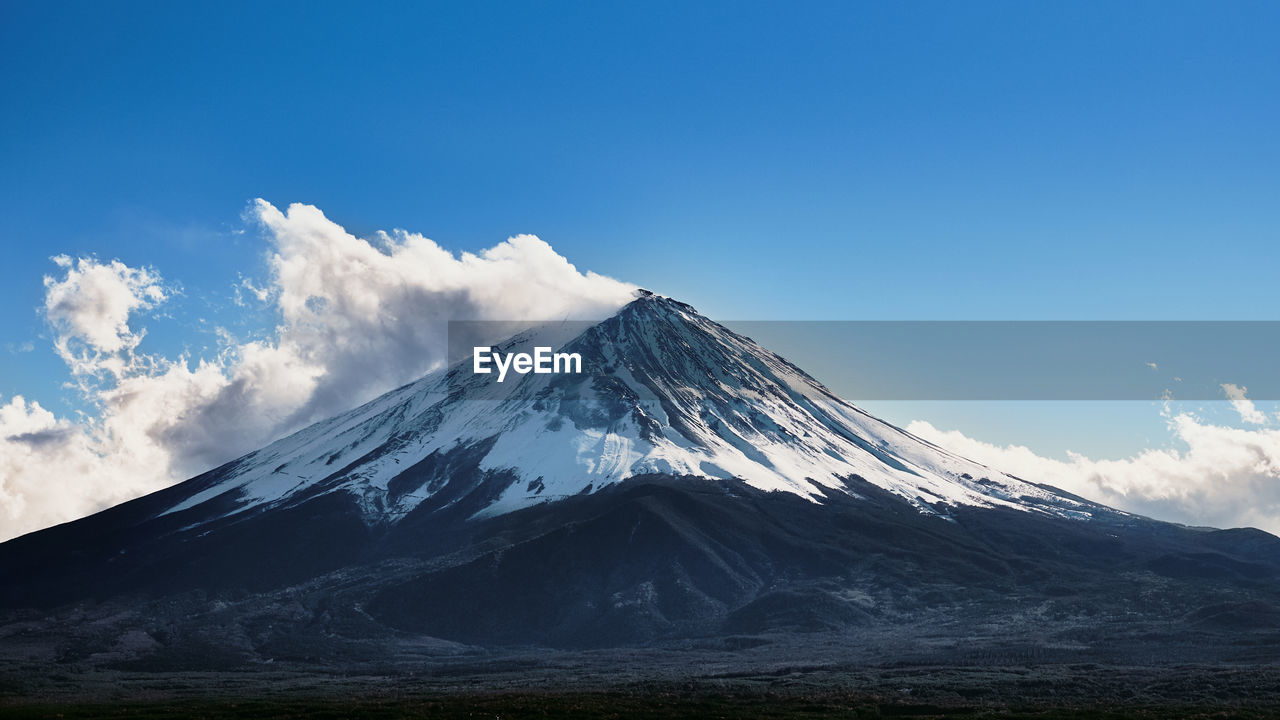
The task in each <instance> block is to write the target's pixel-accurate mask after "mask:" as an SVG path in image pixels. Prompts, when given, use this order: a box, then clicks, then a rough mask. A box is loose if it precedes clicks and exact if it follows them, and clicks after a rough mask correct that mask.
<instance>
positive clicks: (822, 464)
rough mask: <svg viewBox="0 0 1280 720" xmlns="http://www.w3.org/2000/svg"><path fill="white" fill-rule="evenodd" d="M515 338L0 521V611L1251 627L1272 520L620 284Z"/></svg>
mask: <svg viewBox="0 0 1280 720" xmlns="http://www.w3.org/2000/svg"><path fill="white" fill-rule="evenodd" d="M531 347H555V348H557V349H558V350H560V351H563V352H565V353H574V354H577V355H578V356H580V358H581V360H582V367H581V372H576V373H560V374H555V373H552V374H534V373H530V374H525V375H514V376H508V378H507V380H506V382H503V383H498V382H497V381H496V377H495V376H494V375H492V374H489V375H485V374H477V373H474V372H473V367H472V365H471V364H470V360H469V359H468V360H465V361H462V362H459V363H457V364H455V365H453V366H451V367H449V368H447V369H446V370H443V371H441V372H438V373H434V374H432V375H428V376H426V377H424V378H422V379H421V380H418V381H416V382H414V383H411V384H409V385H406V386H404V387H401V388H399V389H396V390H394V391H392V392H389V393H387V394H386V395H383V396H382V397H379V398H377V399H375V400H373V401H371V402H369V403H367V404H365V405H363V406H361V407H359V408H356V409H354V410H352V411H350V412H347V413H344V414H342V415H340V416H337V417H334V418H332V419H329V420H326V421H323V422H320V423H317V424H315V425H313V426H311V427H308V428H306V429H304V430H302V431H300V432H298V433H295V434H294V435H291V436H289V437H286V438H284V439H282V440H279V441H277V442H274V443H272V444H270V445H268V446H266V447H264V448H262V449H261V450H258V451H256V452H253V453H250V454H248V455H246V456H244V457H242V458H239V459H237V460H234V461H232V462H229V463H227V464H225V465H223V466H221V467H219V468H216V469H214V470H211V471H209V472H207V473H205V474H203V475H200V476H198V477H196V478H193V479H191V480H188V481H186V482H184V483H180V484H178V485H175V486H173V487H170V488H168V489H166V490H163V491H160V492H157V493H154V494H152V495H148V496H146V497H143V498H139V499H137V500H134V501H132V502H129V503H125V504H123V505H120V506H117V507H115V508H111V509H109V510H106V511H104V512H101V513H98V514H97V515H94V516H91V517H88V518H85V519H82V520H79V521H76V522H72V523H67V524H65V525H62V526H58V527H55V528H50V529H48V530H44V531H41V532H37V533H32V534H30V535H27V536H24V537H21V538H18V539H15V540H12V541H10V542H7V543H4V544H2V545H0V610H3V611H4V612H7V613H9V615H8V616H0V626H3V625H4V622H5V620H4V618H6V617H7V621H8V622H29V621H30V619H31V618H32V617H39V618H43V620H42V621H40V622H41V623H42V624H39V627H40V630H39V633H44V634H43V635H41V637H46V638H48V642H49V643H51V644H53V645H57V646H58V647H86V648H94V647H102V646H103V644H104V643H106V646H107V647H115V646H114V645H112V644H111V643H112V642H117V641H119V642H124V641H123V640H120V638H122V637H126V636H128V637H134V638H137V635H136V634H135V635H128V633H138V632H143V633H145V634H146V636H147V637H149V638H151V640H150V641H149V642H146V643H141V644H140V645H137V647H134V646H133V645H130V646H129V647H130V648H133V649H132V650H128V651H125V650H122V651H121V653H123V655H121V656H120V657H117V656H111V657H114V658H115V659H114V660H111V662H147V663H152V664H154V665H156V666H160V667H185V666H187V665H190V664H194V665H195V666H201V663H202V662H205V660H203V659H201V658H206V659H207V658H209V657H216V658H222V660H220V661H219V662H223V661H225V662H227V663H232V664H235V663H242V662H256V661H262V660H265V659H269V658H271V659H274V658H294V659H299V658H305V659H308V661H309V662H320V663H326V664H341V663H344V662H354V660H352V658H356V659H359V660H360V661H362V662H363V661H369V662H381V661H387V660H388V658H390V657H392V656H395V657H401V656H402V655H403V654H404V653H408V654H409V655H414V654H415V653H417V654H428V655H429V654H431V653H434V652H444V651H445V650H442V648H445V649H448V648H453V649H450V650H448V651H449V652H453V651H455V650H456V648H458V647H464V646H467V645H470V646H484V647H488V648H494V647H500V646H510V645H538V646H561V647H581V646H594V647H598V646H618V645H634V644H654V643H658V644H663V643H677V642H689V641H695V640H696V641H697V642H702V643H708V642H713V643H714V642H730V640H729V638H738V640H732V642H734V643H738V642H749V643H755V644H759V643H792V642H796V638H800V637H803V634H805V633H812V632H818V631H821V632H826V633H836V634H843V635H848V634H850V633H853V634H858V636H859V637H863V636H865V634H866V633H869V632H875V633H880V635H878V637H881V638H882V639H883V638H888V639H887V640H882V642H883V643H885V644H884V645H883V647H884V648H886V649H885V650H884V652H886V653H892V654H894V655H895V656H901V654H902V653H903V652H906V650H904V649H903V648H909V649H911V652H917V653H918V652H925V651H926V650H927V652H935V651H936V652H942V650H938V648H951V649H952V650H954V649H955V648H959V647H962V646H964V644H965V643H968V644H970V645H971V644H972V643H974V642H978V640H975V639H974V636H973V633H974V632H975V630H974V628H977V627H981V628H984V629H983V631H982V635H983V637H986V638H987V640H986V641H985V642H988V643H997V644H1002V645H1003V644H1008V643H1014V644H1017V645H1019V646H1020V647H1032V648H1035V650H1034V652H1036V653H1049V654H1056V655H1061V656H1062V657H1064V658H1068V659H1087V658H1096V657H1098V656H1099V655H1100V654H1107V653H1109V655H1108V657H1111V658H1113V659H1114V658H1115V657H1125V656H1126V655H1125V654H1126V653H1128V652H1131V651H1133V652H1137V651H1138V650H1137V649H1138V648H1141V651H1142V652H1150V651H1151V650H1150V648H1151V647H1153V643H1154V644H1155V645H1159V644H1160V643H1161V642H1164V641H1165V640H1167V641H1168V643H1169V644H1170V647H1178V648H1187V647H1192V648H1197V649H1196V650H1195V653H1199V654H1198V655H1197V654H1194V653H1193V656H1194V657H1196V658H1201V657H1205V656H1206V654H1212V655H1213V656H1214V657H1231V658H1241V657H1253V655H1250V653H1253V654H1254V655H1256V653H1257V652H1261V650H1259V648H1261V647H1262V645H1259V644H1257V643H1256V642H1255V641H1256V640H1257V637H1258V635H1257V633H1259V632H1271V633H1272V634H1273V635H1277V634H1280V633H1277V631H1276V625H1277V619H1278V618H1280V590H1277V587H1278V585H1277V583H1276V580H1277V579H1278V578H1280V540H1277V539H1276V538H1274V537H1273V536H1270V535H1268V534H1266V533H1262V532H1260V531H1254V530H1228V531H1219V530H1212V529H1205V528H1185V527H1182V526H1177V525H1172V524H1167V523H1160V522H1156V521H1153V520H1149V519H1146V518H1141V517H1136V516H1133V515H1129V514H1126V513H1122V512H1119V511H1116V510H1112V509H1110V508H1106V507H1104V506H1101V505H1097V504H1094V503H1090V502H1088V501H1086V500H1084V499H1081V498H1077V497H1074V496H1071V495H1068V494H1066V493H1063V492H1060V491H1058V490H1055V489H1053V488H1050V487H1047V486H1041V485H1036V484H1034V483H1032V482H1027V481H1024V480H1021V479H1018V478H1014V477H1011V476H1009V475H1006V474H1003V473H1001V472H999V471H997V470H994V469H991V468H987V467H985V466H983V465H980V464H978V463H975V462H972V461H969V460H966V459H964V458H962V457H958V456H956V455H954V454H951V453H949V452H947V451H945V450H943V449H941V448H938V447H936V446H934V445H932V444H930V443H928V442H925V441H924V440H921V439H920V438H917V437H915V436H913V435H911V434H910V433H907V432H904V431H903V430H900V429H898V428H896V427H893V426H892V425H889V424H887V423H885V422H883V421H880V420H877V419H876V418H874V417H871V416H870V415H868V414H867V413H865V412H863V411H862V410H860V409H858V408H857V407H855V406H853V405H851V404H849V403H847V402H845V401H843V400H841V399H840V398H838V397H836V396H835V395H834V394H832V393H831V392H830V391H829V390H827V389H826V388H825V387H823V386H822V385H821V384H820V383H819V382H818V381H816V380H814V379H813V378H812V377H810V376H808V375H807V374H805V373H804V372H803V371H802V370H800V369H799V368H797V367H795V366H794V365H792V364H791V363H789V362H787V361H786V360H785V359H783V358H781V357H779V356H778V355H776V354H774V353H772V352H770V351H768V350H766V349H764V348H762V347H760V346H759V345H757V344H756V343H754V342H753V341H751V340H750V339H749V338H746V337H743V336H741V335H738V334H735V333H733V332H731V331H729V330H728V329H726V328H724V327H722V326H720V325H718V324H716V323H714V322H712V321H710V320H708V319H707V318H705V317H702V316H701V315H699V314H698V313H697V312H695V311H694V309H693V308H691V307H689V306H688V305H685V304H683V303H680V302H678V301H675V300H672V299H669V298H664V297H660V296H658V295H654V294H652V293H648V292H644V291H641V292H640V293H639V295H638V297H637V298H636V299H635V300H634V301H633V302H631V303H630V304H628V305H627V306H625V307H623V308H622V309H621V310H620V311H619V312H617V313H616V314H615V315H613V316H612V317H610V318H608V319H606V320H603V321H601V322H598V323H593V324H584V325H574V324H570V323H547V324H543V325H540V326H537V327H534V328H530V329H527V330H525V331H522V332H521V333H519V334H517V335H515V336H514V337H511V338H509V339H508V340H506V341H504V342H502V343H499V345H498V346H497V348H496V350H497V351H499V352H505V353H512V352H516V351H518V350H520V349H522V348H531ZM6 608H7V610H4V609H6ZM1103 626H1105V629H1100V627H1103ZM23 627H28V626H23ZM0 629H3V628H2V627H0ZM23 632H24V633H25V632H27V631H26V630H24V631H23ZM744 636H749V637H750V638H752V639H750V640H749V641H742V640H741V638H742V637H744ZM3 637H7V636H5V635H3V634H2V633H0V638H3ZM13 637H16V636H13ZM24 637H26V636H25V635H24ZM1103 637H1105V638H1107V641H1106V642H1105V643H1104V642H1102V641H1101V640H1100V638H1103ZM113 638H114V639H113ZM1125 638H1134V639H1135V640H1134V641H1133V642H1131V643H1126V641H1125ZM1153 638H1154V640H1153ZM1162 638H1163V640H1162ZM1242 638H1244V639H1242ZM926 639H927V640H926ZM1237 640H1240V642H1239V643H1237V642H1236V641H1237ZM459 643H460V644H462V645H458V644H459ZM4 646H5V641H3V640H0V652H2V651H3V649H4ZM210 648H214V649H216V652H214V651H212V650H210ZM921 648H925V650H922V649H921ZM929 648H932V649H931V650H930V649H929ZM85 652H89V651H87V650H86V651H85ZM948 652H950V650H948ZM1179 652H1181V651H1179ZM210 653H212V654H210ZM73 654H74V653H73ZM89 655H92V653H89ZM89 655H86V657H88V656H89ZM1037 656H1038V657H1039V656H1040V655H1037ZM121 658H123V659H121ZM193 658H196V659H193ZM184 663H185V664H184Z"/></svg>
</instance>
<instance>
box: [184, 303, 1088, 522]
mask: <svg viewBox="0 0 1280 720" xmlns="http://www.w3.org/2000/svg"><path fill="white" fill-rule="evenodd" d="M583 328H585V329H583ZM566 329H567V330H568V331H569V332H574V331H576V330H578V329H582V331H581V333H580V334H577V335H576V336H575V337H572V338H571V339H569V340H568V341H567V342H565V343H563V345H562V346H561V347H560V348H559V349H561V350H563V351H565V352H573V353H577V354H579V355H580V356H581V357H583V358H585V360H584V365H585V367H584V372H582V373H579V374H571V375H550V374H543V375H532V374H531V375H524V376H520V377H519V378H513V381H514V382H513V381H508V382H507V383H506V384H505V385H502V386H500V385H497V384H495V382H494V379H493V376H486V375H477V374H474V373H473V372H472V370H471V366H470V363H469V362H468V361H463V362H460V363H458V364H456V365H454V366H453V367H452V368H450V369H449V370H448V371H447V372H443V373H437V374H433V375H429V376H427V377H425V378H423V379H421V380H419V381H418V382H415V383H413V384H410V385H407V386H405V387H402V388H400V389H398V390H395V391H393V392H391V393H388V394H386V395H384V396H382V397H380V398H378V399H376V400H374V401H372V402H370V403H368V404H366V405H364V406H362V407H360V408H357V409H356V410H353V411H351V412H349V413H346V414H344V415H341V416H338V417H336V418H333V419H331V420H328V421H325V422H321V423H319V424H317V425H314V426H312V427H310V428H308V429H306V430H304V431H302V432H299V433H297V434H295V435H293V436H291V437H288V438H285V439H283V440H280V441H279V442H276V443H273V444H272V445H269V446H267V447H266V448H263V449H262V450H259V451H257V452H255V453H251V454H250V455H248V456H246V457H244V458H241V459H240V460H237V461H235V462H233V463H230V464H229V465H227V466H225V467H224V468H222V469H220V470H219V471H216V472H215V473H213V474H211V475H210V476H208V477H206V478H203V479H202V480H200V481H199V482H193V483H191V484H190V486H189V492H188V493H186V494H185V495H184V496H182V498H181V501H180V502H177V503H175V504H174V505H173V506H172V507H169V508H167V509H166V510H165V511H164V513H163V514H170V513H179V514H183V515H184V516H193V517H199V518H200V522H198V523H195V524H193V525H192V529H195V528H196V527H199V526H200V525H201V524H202V523H204V522H207V521H209V520H210V519H213V518H222V517H229V516H235V515H238V514H241V513H253V512H262V511H264V510H267V509H270V508H278V507H287V506H290V505H292V504H296V503H298V502H303V501H306V500H308V499H311V498H314V497H316V496H317V495H324V494H329V493H343V494H346V495H349V496H351V497H352V498H355V499H356V500H357V501H358V503H359V505H360V507H361V509H362V512H363V516H364V519H365V521H366V522H368V523H369V524H371V525H384V524H389V523H395V522H397V521H399V520H400V519H402V518H404V517H405V516H406V515H408V514H410V513H412V512H414V511H420V512H430V511H433V510H439V509H441V508H443V507H446V506H452V505H454V504H457V503H462V504H463V506H465V507H467V508H468V509H470V510H472V511H473V513H474V515H476V516H492V515H497V514H502V513H506V512H510V511H513V510H517V509H520V508H524V507H528V506H530V505H533V504H537V503H545V502H551V501H555V500H559V499H563V498H566V497H571V496H575V495H580V494H583V493H590V492H594V491H598V490H600V489H602V488H605V487H608V486H610V485H614V484H617V483H619V482H622V481H624V480H626V479H628V478H632V477H636V476H640V475H655V474H660V475H677V476H699V477H705V478H707V479H708V480H711V481H714V480H716V479H721V480H726V479H737V480H741V481H742V482H745V483H746V484H747V485H749V486H751V487H753V488H757V489H760V490H765V491H778V492H787V493H793V494H796V495H799V496H801V497H804V498H807V499H809V500H812V501H813V502H816V503H821V502H822V499H823V498H824V497H825V496H826V493H828V492H831V491H835V492H841V493H847V494H850V495H854V496H856V495H857V490H856V487H857V484H859V483H861V482H869V483H871V484H872V485H875V486H876V487H879V488H881V489H884V490H886V491H888V492H890V493H893V494H895V495H898V496H900V497H902V498H903V499H904V500H905V501H907V502H908V503H911V504H912V505H913V506H915V507H916V508H917V509H919V510H920V511H921V512H925V513H930V514H935V515H939V516H943V517H945V516H946V515H947V514H948V512H949V511H950V509H951V508H954V507H955V506H958V505H968V506H980V507H1008V508H1017V509H1021V510H1027V511H1033V512H1041V513H1051V514H1056V515H1064V516H1075V517H1087V516H1088V515H1089V513H1090V506H1088V505H1087V504H1085V503H1082V502H1080V501H1078V500H1075V499H1071V498H1068V497H1064V496H1062V495H1061V494H1057V493H1054V492H1053V491H1051V490H1048V489H1045V488H1042V487H1039V486H1036V485H1032V484H1030V483H1027V482H1023V481H1021V480H1018V479H1015V478H1013V477H1010V476H1008V475H1005V474H1003V473H999V472H996V471H993V470H991V469H989V468H987V467H984V466H982V465H979V464H977V463H974V462H971V461H968V460H965V459H964V458H960V457H957V456H955V455H952V454H951V453H948V452H946V451H945V450H942V449H940V448H938V447H936V446H934V445H932V444H930V443H928V442H925V441H924V440H921V439H919V438H917V437H915V436H913V435H911V434H909V433H907V432H905V431H903V430H900V429H898V428H896V427H893V426H891V425H889V424H887V423H884V422H882V421H880V420H877V419H875V418H873V417H871V416H870V415H868V414H867V413H865V412H863V411H862V410H860V409H858V408H857V407H854V406H853V405H850V404H849V403H847V402H845V401H843V400H841V399H840V398H838V397H836V396H835V395H833V394H832V393H831V392H830V391H829V390H827V389H826V388H825V387H823V386H822V385H821V384H820V383H818V382H817V381H816V380H814V379H813V378H811V377H809V376H808V375H806V374H805V373H804V372H803V371H802V370H800V369H799V368H797V367H795V366H794V365H792V364H791V363H789V362H787V361H786V360H784V359H783V358H781V357H779V356H778V355H776V354H774V353H772V352H770V351H768V350H765V349H764V348H762V347H760V346H759V345H757V344H755V343H754V342H752V341H751V340H750V339H749V338H745V337H742V336H741V335H737V334H735V333H733V332H731V331H729V330H728V329H726V328H724V327H722V326H720V325H718V324H716V323H714V322H711V321H710V320H708V319H706V318H705V317H703V316H701V315H699V314H698V313H697V312H696V311H694V309H693V308H692V307H690V306H688V305H685V304H684V303H681V302H677V301H675V300H671V299H669V298H665V297H661V296H658V295H654V294H652V293H649V292H647V291H641V294H640V296H639V297H638V298H637V299H636V300H634V301H633V302H631V303H630V304H628V305H627V306H626V307H624V308H623V309H622V310H620V311H619V312H618V313H617V314H616V315H614V316H613V317H611V318H609V319H607V320H605V321H603V322H600V323H598V324H594V325H591V326H586V325H582V324H574V323H564V324H559V325H557V324H548V325H545V326H541V327H538V328H535V329H532V330H528V331H525V332H523V333H521V334H519V335H517V336H516V337H514V338H511V339H509V340H508V341H506V342H505V343H503V344H502V345H501V346H500V348H501V349H503V350H507V351H515V350H519V349H521V348H527V347H531V346H533V345H535V344H539V343H543V342H554V340H553V339H550V340H549V339H548V338H555V336H556V335H563V334H565V332H566ZM464 466H465V472H460V471H462V470H463V469H464ZM850 480H857V481H858V483H854V484H851V483H850ZM210 508H219V509H220V510H219V511H217V512H210V511H209V509H210Z"/></svg>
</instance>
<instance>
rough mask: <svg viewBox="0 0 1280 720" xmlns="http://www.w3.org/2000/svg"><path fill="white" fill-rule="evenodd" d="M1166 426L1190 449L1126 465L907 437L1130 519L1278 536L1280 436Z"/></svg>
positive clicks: (1180, 422) (1188, 418) (1182, 419)
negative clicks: (1250, 530) (1109, 508)
mask: <svg viewBox="0 0 1280 720" xmlns="http://www.w3.org/2000/svg"><path fill="white" fill-rule="evenodd" d="M1168 424H1169V429H1170V432H1171V433H1172V434H1173V436H1174V438H1176V439H1177V440H1178V441H1180V442H1181V443H1182V444H1183V445H1185V448H1183V449H1152V450H1145V451H1143V452H1141V453H1138V454H1137V455H1134V456H1133V457H1130V458H1126V459H1122V460H1093V459H1090V458H1088V457H1085V456H1083V455H1080V454H1078V453H1068V459H1067V460H1056V459H1052V458H1046V457H1043V456H1040V455H1038V454H1036V453H1035V452H1033V451H1031V450H1030V449H1029V448H1026V447H1024V446H1020V445H995V444H992V443H987V442H983V441H981V440H975V439H973V438H970V437H968V436H966V435H964V434H963V433H961V432H959V431H956V430H940V429H938V428H936V427H934V426H933V425H932V424H930V423H928V422H924V421H915V422H912V423H910V424H909V425H908V426H907V430H908V431H909V432H911V433H913V434H915V435H918V436H920V437H922V438H924V439H926V440H929V441H930V442H933V443H936V444H938V445H940V446H942V447H945V448H947V449H949V450H951V451H953V452H956V453H959V454H961V455H964V456H966V457H969V458H972V459H974V460H977V461H978V462H981V463H983V464H986V465H989V466H991V467H993V468H998V469H999V470H1002V471H1004V472H1008V473H1011V474H1013V475H1016V476H1018V477H1021V478H1024V479H1027V480H1031V481H1033V482H1040V483H1046V484H1049V485H1053V486H1056V487H1059V488H1062V489H1063V490H1067V491H1068V492H1072V493H1075V494H1077V495H1081V496H1083V497H1086V498H1088V499H1090V500H1095V501H1097V502H1101V503H1103V504H1106V505H1110V506H1112V507H1116V508H1120V509H1122V510H1127V511H1129V512H1134V513H1138V514H1142V515H1149V516H1151V517H1156V518H1159V519H1162V520H1172V521H1175V522H1181V523H1185V524H1189V525H1208V526H1213V527H1257V528H1261V529H1263V530H1267V531H1268V532H1272V533H1277V534H1280V430H1268V429H1243V428H1235V427H1227V426H1220V425H1213V424H1210V423H1206V422H1204V421H1203V420H1201V419H1199V418H1197V417H1195V416H1194V415H1191V414H1189V413H1181V414H1177V415H1172V416H1170V417H1169V419H1168Z"/></svg>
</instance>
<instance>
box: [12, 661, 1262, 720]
mask: <svg viewBox="0 0 1280 720" xmlns="http://www.w3.org/2000/svg"><path fill="white" fill-rule="evenodd" d="M598 660H599V659H597V658H578V659H577V660H571V659H568V658H560V659H558V660H554V661H550V662H548V663H546V664H545V665H539V666H537V667H531V666H530V665H528V664H527V662H528V661H495V662H493V663H491V666H489V665H490V664H486V663H479V664H466V665H459V666H457V667H452V668H449V667H442V668H437V669H436V670H435V671H434V672H426V673H413V674H410V673H402V674H385V675H368V676H362V675H351V676H348V675H330V674H321V673H313V672H307V671H306V670H304V669H302V668H295V669H275V670H260V671H250V672H224V673H128V672H103V671H93V672H87V673H83V674H77V673H74V672H73V673H64V674H53V675H49V676H45V677H34V676H30V677H22V676H20V675H18V676H15V675H11V674H7V675H6V676H5V678H4V680H3V682H4V686H3V695H0V718H40V717H57V718H98V717H113V718H193V717H198V718H298V717H324V718H347V717H352V718H357V717H358V718H401V717H420V718H542V717H555V718H614V717H635V718H672V717H687V718H739V717H761V718H801V717H804V718H812V717H852V718H862V717H867V718H876V717H916V718H937V717H974V718H1012V717H1019V718H1065V717H1082V718H1122V717H1137V718H1272V717H1277V716H1280V668H1277V667H1274V666H1265V667H1230V666H1170V667H1163V668H1136V667H1118V666H1101V665H1090V664H1082V665H1028V666H1007V667H950V668H947V667H936V666H900V667H887V666H882V667H840V666H836V665H832V666H809V667H804V666H778V667H775V668H772V669H768V670H765V669H760V670H758V671H745V672H724V671H720V670H717V665H716V663H708V664H706V665H701V664H700V662H699V661H698V660H697V659H693V664H692V666H691V667H690V670H691V671H692V672H691V673H690V674H689V675H687V676H685V677H683V678H679V679H678V678H677V675H678V671H679V669H678V668H677V667H675V666H674V665H672V666H669V667H668V666H663V663H664V662H668V661H669V662H673V663H674V662H676V661H677V658H675V657H669V658H656V657H651V658H648V660H649V661H651V666H650V667H649V668H648V669H644V668H640V667H639V666H635V665H628V666H625V667H624V668H619V667H616V666H615V667H610V666H607V665H599V664H597V663H598ZM629 660H630V661H632V662H638V661H641V660H643V658H630V659H629ZM686 660H688V659H686ZM654 665H656V666H657V667H656V672H654V671H655V667H654Z"/></svg>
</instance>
